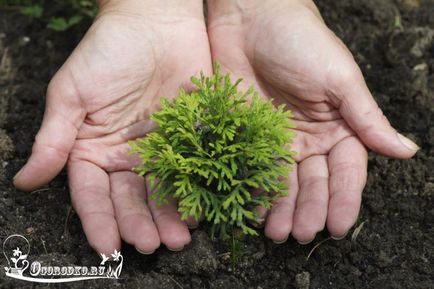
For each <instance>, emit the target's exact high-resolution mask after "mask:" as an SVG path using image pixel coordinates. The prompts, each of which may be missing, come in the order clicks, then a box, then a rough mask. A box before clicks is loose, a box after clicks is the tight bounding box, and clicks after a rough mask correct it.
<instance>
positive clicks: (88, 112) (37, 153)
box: [14, 0, 418, 254]
mask: <svg viewBox="0 0 434 289" xmlns="http://www.w3.org/2000/svg"><path fill="white" fill-rule="evenodd" d="M98 4H99V6H100V12H99V14H98V16H97V18H96V19H95V21H94V23H93V25H92V26H91V27H90V29H89V31H88V32H87V33H86V35H85V36H84V38H83V39H82V41H81V42H80V44H79V45H78V46H77V48H76V49H75V50H74V51H73V53H72V54H71V56H70V57H69V58H68V60H67V61H66V62H65V64H64V65H63V66H62V67H61V68H60V69H59V71H58V72H57V73H56V75H55V76H54V77H53V79H52V80H51V82H50V84H49V86H48V92H47V99H46V109H45V114H44V118H43V122H42V125H41V128H40V130H39V132H38V134H37V136H36V140H35V143H34V144H33V149H32V154H31V156H30V159H29V160H28V162H27V163H26V165H25V166H24V167H23V168H22V169H21V170H20V171H19V172H18V173H17V175H16V176H15V178H14V184H15V186H16V187H17V188H18V189H20V190H23V191H32V190H35V189H37V188H39V187H41V186H44V185H45V184H47V183H48V182H49V181H50V180H51V179H53V178H54V177H55V176H56V175H57V174H58V173H59V172H60V171H61V170H62V168H63V167H64V166H65V164H66V165H67V171H68V178H69V186H70V192H71V200H72V204H73V207H74V208H75V210H76V212H77V214H78V215H79V217H80V219H81V222H82V225H83V229H84V232H85V234H86V236H87V239H88V241H89V243H90V245H91V246H92V247H93V248H94V249H95V250H96V251H98V252H100V253H109V252H113V250H114V249H115V248H116V249H118V250H119V249H120V246H121V239H123V240H124V241H125V242H127V243H129V244H131V245H133V246H135V248H136V249H137V250H138V251H139V252H141V253H144V254H150V253H152V252H154V250H155V249H157V248H158V247H159V246H160V244H161V243H162V244H164V245H166V246H167V248H169V249H170V250H174V251H177V250H181V249H182V248H184V246H186V245H187V244H188V243H189V242H190V241H191V236H190V232H189V227H190V228H194V227H195V226H197V222H196V221H195V220H193V219H188V220H187V221H182V220H180V217H179V214H178V212H177V203H176V200H170V201H169V203H168V204H167V205H163V206H161V207H157V206H156V204H155V202H154V201H151V200H150V199H149V190H146V187H147V184H146V182H145V180H144V179H143V178H142V177H139V176H137V175H136V174H135V173H134V172H132V171H131V168H132V167H133V166H135V165H137V164H139V162H140V160H139V158H138V157H137V156H133V155H130V154H129V150H130V149H129V145H128V143H127V142H128V141H129V140H133V139H136V138H139V137H143V136H145V135H146V134H147V133H148V132H150V131H151V130H152V129H153V128H154V126H155V125H154V124H153V123H152V122H151V121H150V120H149V116H150V114H151V113H152V112H153V111H156V110H157V109H158V107H159V103H160V98H161V97H162V96H165V97H168V98H174V97H175V96H176V95H177V93H178V90H179V88H180V87H183V88H184V89H186V90H191V89H194V87H193V86H192V84H191V83H190V77H191V76H192V75H198V74H199V73H200V71H203V72H204V73H205V74H206V75H210V74H211V73H212V70H213V65H212V62H213V60H214V61H217V62H219V63H220V64H221V67H222V70H223V71H224V72H229V73H231V75H232V76H233V78H234V79H237V78H243V79H244V81H243V82H242V88H243V89H244V88H247V87H249V86H251V85H253V86H254V87H255V88H256V89H257V90H258V92H259V93H260V95H262V96H263V97H264V98H266V99H268V98H270V99H271V98H273V99H274V102H275V103H276V104H282V103H284V104H286V105H287V107H288V108H289V109H291V110H292V111H293V113H294V115H295V118H294V122H295V124H296V126H297V128H296V134H297V137H296V139H295V141H294V143H293V147H292V149H293V150H295V151H297V153H298V154H297V155H296V156H295V159H296V162H297V164H296V165H295V167H294V169H293V171H292V173H291V174H290V175H289V176H288V178H287V181H288V185H289V188H290V189H289V194H288V196H286V197H282V198H281V199H279V200H277V201H276V202H275V203H274V206H273V208H272V209H271V210H269V211H268V212H266V211H264V210H262V211H261V214H262V217H263V219H264V226H265V229H264V230H265V235H266V236H267V237H268V238H270V239H272V240H273V241H274V242H276V243H283V242H285V241H286V240H287V238H288V236H289V234H292V236H293V237H294V238H295V239H296V240H297V241H298V242H299V243H301V244H306V243H308V242H310V241H312V240H313V239H314V238H315V235H316V233H318V232H319V231H321V230H323V229H324V228H325V226H327V229H328V232H329V233H330V235H331V236H332V237H333V238H335V239H340V238H343V237H344V236H345V235H346V233H347V232H348V230H349V229H350V228H351V226H352V225H353V224H354V223H355V221H356V219H357V216H358V212H359V208H360V203H361V195H362V190H363V188H364V186H365V183H366V177H367V151H366V148H365V146H366V147H368V148H370V149H372V150H374V151H376V152H378V153H381V154H383V155H386V156H390V157H394V158H401V159H405V158H409V157H411V156H413V155H414V154H415V153H416V151H417V149H418V147H417V145H416V144H414V143H413V142H412V141H411V140H409V139H407V138H405V137H404V136H402V135H401V134H399V133H397V132H396V131H395V129H393V128H392V127H391V125H390V124H389V122H388V121H387V119H386V117H384V115H383V114H382V112H381V110H380V108H379V107H378V106H377V104H376V102H375V100H374V99H373V97H372V95H371V93H370V92H369V89H368V87H367V86H366V83H365V81H364V79H363V76H362V73H361V71H360V69H359V67H358V66H357V64H356V63H355V61H354V59H353V57H352V55H351V53H350V52H349V51H348V49H347V48H346V47H345V45H344V44H343V43H342V42H341V41H340V40H339V39H338V38H337V37H336V35H335V34H334V33H333V32H332V31H330V30H329V29H328V28H327V26H326V25H325V23H324V21H323V19H322V18H321V16H320V13H319V11H318V9H317V8H316V7H315V5H314V3H313V2H312V1H307V0H306V1H304V0H284V1H281V0H276V1H274V0H267V1H262V0H254V1H251V0H250V1H248V0H239V1H233V0H209V1H208V3H207V12H208V17H207V20H205V17H204V13H203V11H204V7H203V1H202V0H107V1H103V0H100V1H99V3H98ZM206 22H207V24H206ZM147 191H148V193H146V192H147Z"/></svg>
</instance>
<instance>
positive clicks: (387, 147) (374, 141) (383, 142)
mask: <svg viewBox="0 0 434 289" xmlns="http://www.w3.org/2000/svg"><path fill="white" fill-rule="evenodd" d="M354 71H355V72H352V73H351V74H350V76H343V79H342V83H341V84H342V85H341V87H340V88H339V91H340V92H339V96H338V98H340V103H339V112H340V113H341V115H342V117H343V118H344V119H345V120H346V121H347V122H348V124H349V125H350V126H351V128H352V129H354V130H355V131H356V133H357V135H358V136H359V137H360V139H361V140H362V142H363V143H364V144H365V145H367V146H368V147H369V148H371V149H372V150H374V151H376V152H378V153H381V154H383V155H385V156H389V157H395V158H400V159H406V158H410V157H412V156H413V155H414V154H415V153H416V151H417V150H418V149H419V148H418V146H417V145H416V144H415V143H414V142H413V141H411V140H410V139H408V138H406V137H404V136H403V135H401V134H399V133H397V132H396V130H395V129H394V128H393V127H392V126H391V125H390V123H389V121H388V120H387V118H386V117H385V116H384V115H383V113H382V111H381V109H380V108H379V107H378V105H377V103H376V102H375V100H374V98H373V97H372V95H371V93H370V92H369V89H368V87H367V86H366V83H365V81H364V79H363V75H362V73H361V72H360V69H359V68H358V67H357V65H356V64H355V63H354Z"/></svg>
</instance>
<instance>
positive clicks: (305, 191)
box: [292, 156, 329, 244]
mask: <svg viewBox="0 0 434 289" xmlns="http://www.w3.org/2000/svg"><path fill="white" fill-rule="evenodd" d="M328 178H329V172H328V168H327V158H326V156H312V157H309V158H307V159H305V160H304V161H302V162H301V163H300V164H299V166H298V183H299V186H300V188H299V191H298V196H297V202H296V208H295V213H294V224H293V229H292V235H293V236H294V238H295V239H297V240H298V242H299V243H301V244H306V243H309V242H310V241H312V240H313V239H314V238H315V235H316V233H317V232H319V231H321V230H323V229H324V226H325V222H326V217H327V205H328V198H329V192H328V184H329V182H328Z"/></svg>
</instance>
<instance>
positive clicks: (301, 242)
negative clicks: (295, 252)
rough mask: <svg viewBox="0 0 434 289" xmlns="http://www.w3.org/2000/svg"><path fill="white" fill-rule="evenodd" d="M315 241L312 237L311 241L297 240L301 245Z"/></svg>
mask: <svg viewBox="0 0 434 289" xmlns="http://www.w3.org/2000/svg"><path fill="white" fill-rule="evenodd" d="M314 239H315V238H314ZM312 241H313V239H311V240H309V241H304V242H303V241H298V240H297V242H298V243H299V244H300V245H307V244H309V243H310V242H312Z"/></svg>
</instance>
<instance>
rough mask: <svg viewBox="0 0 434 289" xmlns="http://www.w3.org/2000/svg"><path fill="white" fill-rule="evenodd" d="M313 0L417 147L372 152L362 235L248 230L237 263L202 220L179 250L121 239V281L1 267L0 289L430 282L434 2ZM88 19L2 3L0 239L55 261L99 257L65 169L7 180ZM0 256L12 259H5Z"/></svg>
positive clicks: (433, 264)
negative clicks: (37, 280)
mask: <svg viewBox="0 0 434 289" xmlns="http://www.w3.org/2000/svg"><path fill="white" fill-rule="evenodd" d="M318 5H319V8H320V10H321V12H322V13H323V16H324V18H325V20H326V22H327V23H328V25H329V26H330V28H331V29H332V30H333V31H335V33H336V34H337V35H338V36H339V37H341V38H342V39H343V41H344V42H345V43H346V44H347V45H348V47H349V48H350V49H351V51H352V52H353V53H354V56H355V59H356V61H357V62H358V63H359V65H360V67H361V69H362V71H363V73H364V75H365V77H366V80H367V83H368V85H369V87H370V89H371V90H372V92H373V94H374V96H375V98H376V100H377V101H378V103H379V104H380V106H381V107H382V109H383V111H384V114H385V115H386V116H387V117H388V118H389V120H390V121H391V123H392V124H393V125H394V126H395V127H396V128H397V129H398V130H399V131H401V132H402V133H404V134H406V135H409V136H410V137H411V138H413V139H414V140H416V142H417V143H418V144H419V145H420V146H421V150H420V151H419V152H418V154H417V155H416V157H415V158H413V159H411V160H408V161H399V160H391V159H387V158H384V157H381V156H378V155H375V154H370V157H369V178H368V183H367V186H366V188H365V191H364V195H363V204H362V209H361V213H360V217H359V220H358V222H357V224H356V225H355V227H354V228H359V229H360V230H357V231H358V234H357V231H354V229H352V230H351V231H350V233H349V234H348V236H347V237H346V238H345V239H344V240H341V241H334V240H330V239H327V238H328V233H327V232H326V231H324V232H322V233H320V234H318V236H317V238H316V239H315V241H314V242H312V243H311V244H309V245H306V246H302V245H299V244H298V243H297V242H295V241H294V240H292V239H290V240H289V241H288V242H286V243H285V244H283V245H275V244H273V243H272V242H271V241H269V240H267V239H266V238H265V237H263V236H261V237H260V238H251V239H248V240H246V241H245V243H244V245H243V246H242V250H240V251H241V252H242V253H244V254H243V255H242V256H241V258H240V261H239V262H238V264H237V265H236V266H235V267H233V266H232V265H231V262H230V258H228V256H229V254H228V252H230V247H228V246H227V245H225V244H222V243H220V242H217V241H212V240H211V239H210V237H209V234H208V233H207V232H206V230H205V229H204V228H199V229H197V230H195V231H194V233H193V242H192V244H191V245H189V246H188V248H186V249H185V250H184V251H182V252H179V253H173V252H169V251H168V250H167V249H165V248H163V247H162V248H160V249H159V250H158V251H157V252H156V253H155V254H153V255H151V256H144V255H140V254H138V253H137V252H136V251H135V250H134V248H132V247H130V246H128V245H126V244H123V249H122V253H123V255H124V260H125V261H124V267H123V271H122V274H121V277H122V279H121V280H118V281H114V280H96V281H84V282H85V283H83V282H78V283H66V284H62V285H59V284H57V285H50V286H49V285H43V284H42V285H41V284H34V283H26V282H23V281H17V280H14V279H11V278H7V277H6V276H5V275H4V273H3V270H1V271H2V272H1V273H0V288H24V287H25V288H29V287H33V288H34V287H38V288H42V287H55V288H69V287H70V288H82V287H84V286H86V287H87V288H106V287H107V286H113V287H116V288H124V287H125V288H179V289H181V288H185V289H187V288H194V289H196V288H252V289H253V288H257V289H259V288H264V289H265V288H300V289H301V288H303V289H305V288H434V226H433V224H434V205H433V204H434V203H433V202H434V174H433V172H434V123H433V115H434V44H433V43H434V41H433V38H434V17H433V15H434V1H433V0H425V1H424V0H420V1H419V0H364V1H358V0H339V1H338V0H323V1H318ZM87 24H88V23H86V24H85V23H84V24H83V25H82V27H77V28H73V29H72V30H69V31H68V32H67V33H58V32H53V31H50V30H47V29H46V28H45V25H44V24H42V23H39V22H36V21H32V20H31V19H29V18H27V17H25V16H21V15H19V14H18V13H15V12H13V11H12V10H10V9H1V8H0V240H1V242H3V240H4V239H5V238H6V237H7V236H9V235H11V234H23V235H25V236H26V237H27V238H28V239H29V241H30V243H31V253H30V254H31V256H32V257H34V258H38V260H40V261H44V263H45V264H51V265H53V266H55V265H59V266H66V265H72V264H76V265H87V266H93V265H97V264H99V262H100V258H99V257H98V256H97V254H96V253H94V252H93V250H92V249H91V248H90V247H89V246H88V245H87V242H86V238H85V236H84V234H83V231H82V228H81V224H80V221H79V219H78V217H77V215H76V214H75V213H74V211H73V210H72V208H71V205H70V200H69V194H68V188H67V180H66V177H65V174H64V173H62V174H61V175H59V176H58V177H57V178H56V179H55V180H54V181H52V182H51V183H50V184H49V186H47V187H46V188H45V189H43V190H39V191H36V192H33V193H30V194H28V193H23V192H19V191H17V190H16V189H14V187H13V186H12V185H11V179H12V177H13V175H14V174H15V173H16V172H17V170H18V169H19V168H20V167H21V165H23V164H24V162H25V160H26V158H27V157H28V156H29V154H30V151H31V145H32V142H33V138H34V136H35V134H36V132H37V129H38V127H39V125H40V121H41V118H42V113H43V109H44V95H45V90H46V88H47V83H48V82H49V80H50V78H51V77H52V75H53V74H54V73H55V71H56V70H57V69H58V68H59V67H60V65H61V64H62V63H63V61H64V60H65V59H66V58H67V56H68V54H69V53H70V52H71V51H72V49H73V48H74V46H75V45H76V44H77V43H78V41H79V40H80V38H81V37H82V35H83V33H84V31H85V29H86V25H87ZM362 224H363V225H362ZM352 237H354V238H352ZM323 240H324V242H323V243H321V244H320V245H319V246H318V247H316V249H315V250H314V251H313V252H312V253H311V254H310V256H309V258H308V255H309V253H310V251H311V250H312V249H313V248H314V246H315V245H316V244H318V243H319V242H321V241H323ZM0 263H1V265H3V266H6V265H7V263H6V261H5V259H4V258H2V259H1V261H0Z"/></svg>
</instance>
